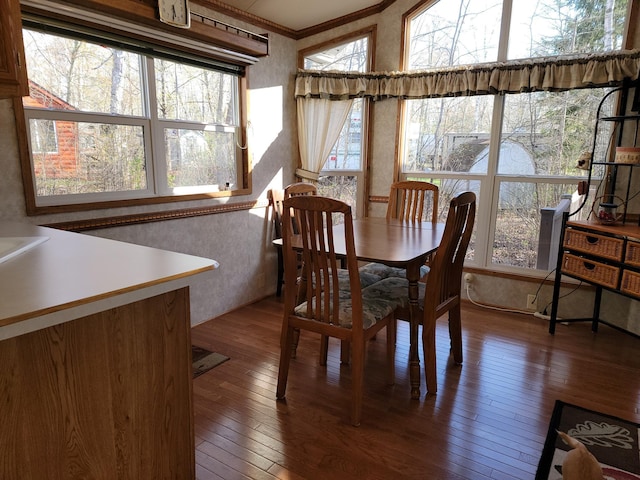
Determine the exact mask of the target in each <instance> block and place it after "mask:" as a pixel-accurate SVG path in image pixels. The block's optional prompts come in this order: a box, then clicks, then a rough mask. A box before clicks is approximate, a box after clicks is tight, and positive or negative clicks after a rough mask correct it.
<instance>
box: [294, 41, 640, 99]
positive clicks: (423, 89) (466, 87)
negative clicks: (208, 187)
mask: <svg viewBox="0 0 640 480" xmlns="http://www.w3.org/2000/svg"><path fill="white" fill-rule="evenodd" d="M639 71H640V50H621V51H616V52H609V53H602V54H589V55H585V54H582V55H567V56H557V57H540V58H532V59H526V60H514V61H508V62H496V63H482V64H474V65H467V66H458V67H453V68H446V69H438V70H425V71H412V72H367V73H358V72H336V71H331V72H327V71H312V70H299V71H298V74H297V75H296V85H295V96H296V98H298V99H300V98H323V99H329V100H345V99H350V98H371V99H373V100H381V99H385V98H405V99H418V98H434V97H451V96H468V95H487V94H505V93H524V92H535V91H540V90H546V91H563V90H571V89H576V88H593V87H605V86H617V85H620V84H621V82H622V80H624V79H630V80H637V79H638V72H639ZM298 105H300V102H298Z"/></svg>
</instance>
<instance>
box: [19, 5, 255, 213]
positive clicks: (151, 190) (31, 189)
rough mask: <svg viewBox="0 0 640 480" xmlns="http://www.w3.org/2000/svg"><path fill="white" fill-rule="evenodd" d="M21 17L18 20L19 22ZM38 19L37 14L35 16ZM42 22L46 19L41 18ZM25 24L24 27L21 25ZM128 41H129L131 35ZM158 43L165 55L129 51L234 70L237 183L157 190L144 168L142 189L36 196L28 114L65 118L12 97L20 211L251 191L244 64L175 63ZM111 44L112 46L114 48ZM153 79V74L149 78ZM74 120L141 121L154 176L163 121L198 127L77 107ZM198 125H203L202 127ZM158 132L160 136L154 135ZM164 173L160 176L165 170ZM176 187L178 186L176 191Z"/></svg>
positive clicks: (70, 25) (68, 25)
mask: <svg viewBox="0 0 640 480" xmlns="http://www.w3.org/2000/svg"><path fill="white" fill-rule="evenodd" d="M24 18H25V17H23V21H24ZM27 18H28V20H29V22H30V23H37V20H34V16H29V15H28V14H27ZM35 18H36V19H37V18H40V17H38V16H36V17H35ZM44 21H45V22H46V21H47V20H46V18H45V19H44ZM56 22H57V24H58V25H63V28H65V29H69V30H71V31H74V29H76V28H77V35H78V36H82V35H83V34H86V32H87V31H88V30H89V31H92V32H93V35H90V36H89V38H88V39H89V40H91V39H96V38H100V35H101V33H102V32H101V30H100V29H99V28H97V27H96V28H95V29H93V30H91V29H90V27H87V26H86V25H83V26H82V27H76V26H75V24H74V22H73V21H70V20H69V21H61V20H57V21H56ZM25 28H28V27H25ZM107 38H109V36H108V35H105V39H107ZM132 41H133V40H132ZM159 47H160V48H161V50H162V51H169V52H170V53H169V54H167V55H166V56H164V55H150V52H149V49H148V48H146V44H145V49H146V53H145V52H135V53H138V54H141V55H142V56H143V59H144V60H143V63H144V62H145V61H146V62H151V63H153V59H154V58H164V59H167V60H170V61H173V62H177V63H184V64H187V65H195V66H199V67H202V68H212V69H214V70H218V71H222V72H224V73H230V72H238V73H236V74H235V76H236V77H237V92H236V93H235V101H236V108H237V116H238V125H237V127H234V128H236V130H237V134H236V149H235V151H236V153H237V154H236V169H237V174H236V181H237V186H236V188H235V189H232V190H227V189H223V188H220V191H214V190H210V189H208V188H207V187H201V188H198V187H195V188H193V191H191V192H189V193H175V191H174V193H171V192H169V191H168V189H162V190H161V189H159V188H158V181H157V180H154V176H153V175H152V174H151V173H150V172H149V169H147V171H146V174H147V188H146V189H145V190H139V191H136V192H135V193H133V194H132V193H131V192H130V191H127V192H124V194H125V195H124V196H123V195H120V193H119V192H107V193H95V194H91V195H90V198H87V196H85V195H77V196H73V198H71V197H65V198H58V199H56V198H55V196H53V198H52V197H38V196H37V195H36V178H35V173H34V168H33V157H32V154H31V141H30V134H29V119H30V118H32V117H33V116H35V117H36V118H46V119H48V120H53V121H57V120H60V119H61V117H62V118H66V116H67V115H66V113H65V112H60V111H55V112H49V111H47V110H38V109H35V110H33V112H37V114H36V115H30V114H29V113H28V110H31V109H30V108H29V107H24V105H23V102H22V99H21V98H18V99H16V100H14V102H13V105H14V113H15V117H16V127H17V129H18V144H19V155H20V162H21V170H22V179H23V186H24V194H25V204H26V213H27V215H41V214H47V213H63V212H75V211H90V210H99V209H107V208H119V207H134V206H141V205H155V204H165V203H166V204H171V203H176V202H185V201H196V200H211V199H220V200H224V199H228V198H229V197H235V196H242V195H249V194H251V193H252V185H251V166H250V162H249V152H248V149H247V148H246V145H247V108H246V106H247V77H248V72H247V69H246V68H244V67H240V66H238V65H234V64H230V63H229V64H228V70H225V69H224V64H225V63H224V62H222V61H218V60H211V59H209V58H206V57H204V56H203V57H199V56H198V55H195V54H192V55H189V56H188V57H186V58H188V59H189V61H183V62H180V57H178V54H177V51H176V52H172V51H170V50H167V46H166V44H160V43H159ZM116 48H117V47H116ZM122 49H123V50H128V49H127V48H122ZM212 65H221V68H213V67H212ZM152 80H153V78H152ZM148 85H149V83H148V81H147V80H146V79H145V84H144V85H143V87H144V88H145V89H148ZM75 115H76V117H75V119H73V120H71V121H76V122H77V121H79V120H78V119H79V118H80V117H82V121H87V122H96V121H97V122H100V123H116V124H118V125H123V124H131V125H142V126H143V127H144V128H146V129H148V130H147V131H148V132H149V133H148V134H147V133H145V150H146V151H147V152H148V153H147V164H149V163H151V164H153V165H154V167H153V168H154V171H155V173H154V175H155V176H156V177H157V176H158V175H163V174H166V165H161V164H163V162H162V161H159V160H158V159H159V158H162V159H164V154H163V155H162V157H158V156H157V153H156V150H157V149H158V148H164V132H163V128H164V126H167V125H174V126H176V127H178V128H179V127H180V126H186V125H188V126H189V128H190V129H194V127H196V128H195V129H198V128H200V127H199V125H198V124H197V122H195V123H194V122H180V121H173V120H164V119H163V120H158V119H157V118H156V119H155V122H152V121H151V118H152V117H154V116H155V113H153V112H149V114H148V115H147V116H146V117H131V116H119V117H115V118H116V121H114V119H113V118H112V117H111V116H109V115H105V114H94V113H89V112H78V113H76V114H75ZM202 128H203V129H204V126H202ZM158 133H161V135H160V136H159V137H158ZM150 136H153V137H154V138H161V139H162V140H161V141H160V142H156V143H155V144H154V145H151V144H150V143H149V144H146V142H147V140H146V139H148V138H149V137H150ZM165 176H166V175H165ZM179 189H180V187H178V190H179Z"/></svg>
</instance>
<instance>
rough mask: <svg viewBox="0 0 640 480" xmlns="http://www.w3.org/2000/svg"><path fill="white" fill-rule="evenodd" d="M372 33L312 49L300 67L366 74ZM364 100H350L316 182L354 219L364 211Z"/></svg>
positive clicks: (306, 54) (366, 111)
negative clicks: (343, 119)
mask: <svg viewBox="0 0 640 480" xmlns="http://www.w3.org/2000/svg"><path fill="white" fill-rule="evenodd" d="M372 35H373V31H372V30H368V31H367V32H364V33H363V32H361V33H358V34H355V35H354V36H353V37H352V38H350V39H349V40H348V41H346V42H344V43H339V44H332V45H329V46H326V45H325V46H320V47H313V48H311V49H308V50H305V51H304V52H302V55H303V57H304V65H303V68H305V69H308V70H339V71H357V72H366V71H369V70H370V69H371V60H370V55H369V45H370V43H371V42H372V41H373V39H372ZM367 117H368V104H367V101H365V100H363V99H361V98H357V99H354V101H353V106H352V107H351V111H350V112H349V114H348V116H347V121H346V122H345V124H344V127H343V128H342V132H341V133H340V136H339V138H338V140H337V141H336V143H335V145H334V146H333V148H332V150H331V153H330V154H329V157H328V158H327V160H326V162H325V164H324V167H323V168H322V170H321V172H320V179H319V180H318V192H319V193H320V194H321V195H326V196H330V197H332V198H337V199H340V200H342V201H344V202H346V203H348V204H349V205H351V207H352V208H353V212H354V215H355V216H358V215H363V212H364V173H363V172H364V165H363V162H364V159H365V157H366V156H365V151H366V145H367V139H368V136H367V125H368V121H367V120H368V118H367Z"/></svg>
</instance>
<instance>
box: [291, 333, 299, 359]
mask: <svg viewBox="0 0 640 480" xmlns="http://www.w3.org/2000/svg"><path fill="white" fill-rule="evenodd" d="M299 341H300V329H299V328H294V329H293V338H292V339H291V358H296V352H297V351H298V342H299Z"/></svg>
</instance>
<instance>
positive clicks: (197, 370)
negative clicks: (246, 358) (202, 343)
mask: <svg viewBox="0 0 640 480" xmlns="http://www.w3.org/2000/svg"><path fill="white" fill-rule="evenodd" d="M227 360H229V357H227V356H226V355H222V354H220V353H216V352H210V351H209V350H206V349H204V348H201V347H196V346H195V345H191V361H192V362H193V378H196V377H199V376H200V375H202V374H203V373H205V372H208V371H209V370H211V369H212V368H213V367H217V366H218V365H220V364H221V363H224V362H226V361H227Z"/></svg>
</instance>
